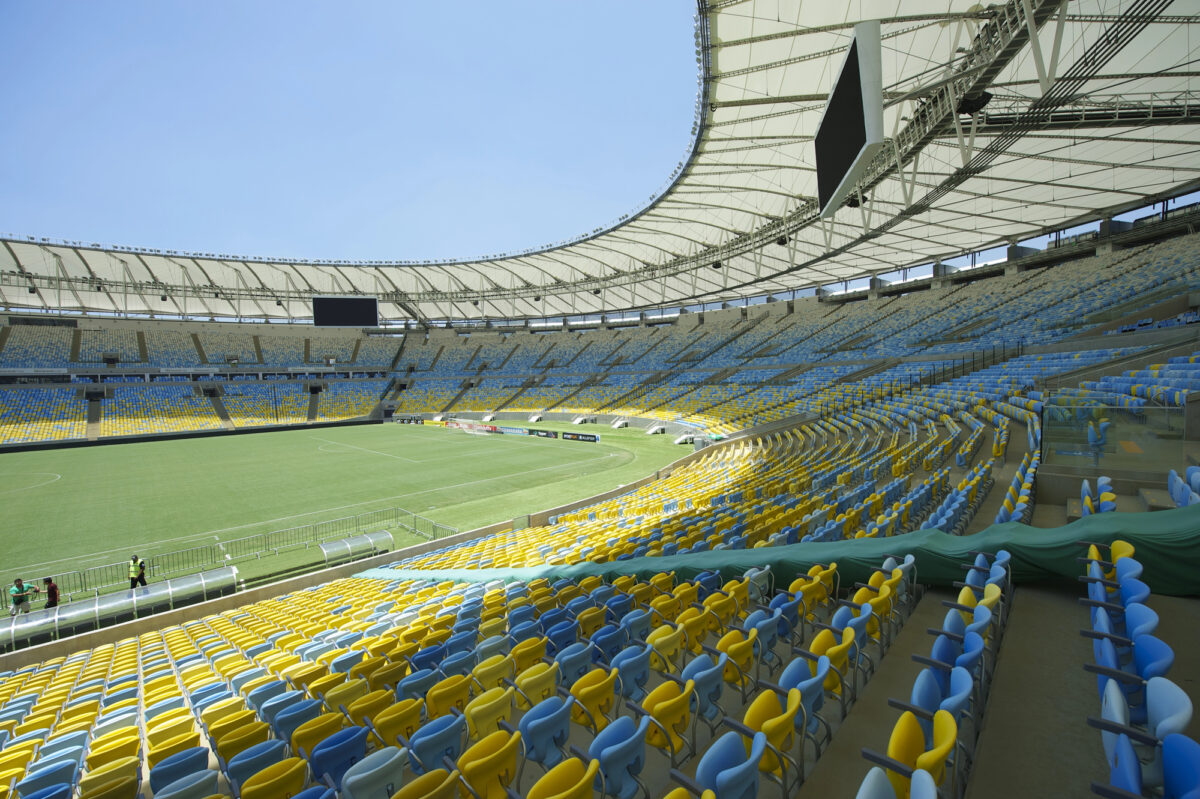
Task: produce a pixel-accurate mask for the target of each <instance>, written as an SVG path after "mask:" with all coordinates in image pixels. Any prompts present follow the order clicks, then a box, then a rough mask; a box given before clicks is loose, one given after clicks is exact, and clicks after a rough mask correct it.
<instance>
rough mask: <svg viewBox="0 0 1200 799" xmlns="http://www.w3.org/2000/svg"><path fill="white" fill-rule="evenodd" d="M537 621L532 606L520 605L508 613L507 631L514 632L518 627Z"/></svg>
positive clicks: (535, 612) (534, 609)
mask: <svg viewBox="0 0 1200 799" xmlns="http://www.w3.org/2000/svg"><path fill="white" fill-rule="evenodd" d="M536 619H537V608H535V607H534V606H533V605H522V606H521V607H519V608H516V609H515V610H511V611H509V613H508V629H509V631H512V630H515V629H516V628H517V626H518V625H521V624H524V623H525V622H528V621H534V620H536Z"/></svg>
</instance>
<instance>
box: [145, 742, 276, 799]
mask: <svg viewBox="0 0 1200 799" xmlns="http://www.w3.org/2000/svg"><path fill="white" fill-rule="evenodd" d="M279 743H281V744H282V743H283V742H282V741H280V742H279ZM208 754H209V748H208V747H207V746H193V747H192V748H191V749H184V750H183V751H182V752H176V753H175V754H173V755H171V756H170V757H167V758H163V759H162V760H160V761H159V762H158V763H157V764H156V765H155V766H154V768H152V769H150V790H151V791H152V792H153V793H158V792H159V791H160V790H162V789H163V788H165V787H166V786H168V785H170V784H171V783H173V782H175V781H176V780H178V779H182V778H183V777H186V776H187V775H189V774H195V773H196V772H197V771H204V770H205V769H206V768H208Z"/></svg>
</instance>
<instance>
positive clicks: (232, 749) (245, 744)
mask: <svg viewBox="0 0 1200 799" xmlns="http://www.w3.org/2000/svg"><path fill="white" fill-rule="evenodd" d="M270 733H271V725H270V724H268V723H267V722H265V721H252V722H250V723H249V724H243V725H241V726H239V727H237V728H235V729H232V730H229V731H227V732H226V733H225V734H223V735H221V736H219V737H217V736H214V740H215V741H216V742H217V757H219V758H220V759H221V760H222V761H223V762H225V763H228V762H229V761H230V760H232V759H233V757H234V756H235V755H237V754H238V753H240V752H244V751H245V750H247V749H249V748H250V747H252V746H254V745H255V744H260V743H262V742H263V741H265V740H267V738H268V737H270Z"/></svg>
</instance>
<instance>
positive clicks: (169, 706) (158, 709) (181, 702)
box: [97, 696, 188, 723]
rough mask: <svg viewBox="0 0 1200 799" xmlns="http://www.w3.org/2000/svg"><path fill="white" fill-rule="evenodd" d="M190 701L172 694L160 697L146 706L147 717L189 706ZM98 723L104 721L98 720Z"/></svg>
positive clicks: (148, 719)
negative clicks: (168, 696) (167, 696)
mask: <svg viewBox="0 0 1200 799" xmlns="http://www.w3.org/2000/svg"><path fill="white" fill-rule="evenodd" d="M187 706H188V702H187V699H185V698H184V697H182V696H172V697H170V698H169V699H160V700H159V701H157V702H155V703H154V704H153V705H151V706H150V707H148V708H146V713H145V719H146V721H150V720H152V719H154V717H156V716H158V715H159V714H161V713H166V712H167V711H168V710H174V709H175V708H179V707H187ZM97 722H98V723H103V722H100V721H99V720H97Z"/></svg>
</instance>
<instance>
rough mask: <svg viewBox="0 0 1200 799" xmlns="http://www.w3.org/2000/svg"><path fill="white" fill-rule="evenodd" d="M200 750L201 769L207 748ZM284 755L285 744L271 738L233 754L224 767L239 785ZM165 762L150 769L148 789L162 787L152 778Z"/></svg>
mask: <svg viewBox="0 0 1200 799" xmlns="http://www.w3.org/2000/svg"><path fill="white" fill-rule="evenodd" d="M201 751H202V752H203V754H204V766H201V767H200V769H203V768H204V767H205V766H206V765H207V764H208V750H207V749H206V748H203V747H201ZM286 757H287V744H286V743H284V742H283V741H281V740H279V739H278V738H273V739H271V740H269V741H263V742H262V743H260V744H255V745H254V746H252V747H250V748H249V749H246V750H245V751H242V752H239V753H238V754H236V755H234V756H233V758H232V759H231V760H230V761H229V763H228V764H227V765H226V767H225V768H226V771H227V772H228V774H229V778H230V780H231V781H233V783H234V784H235V786H240V785H241V784H242V783H243V782H245V781H246V780H247V779H249V778H250V777H252V776H254V775H255V774H257V773H258V772H260V771H262V770H263V769H265V768H266V767H267V766H270V765H272V764H274V763H278V762H280V761H281V760H283V759H284V758H286ZM166 762H167V761H165V760H164V761H163V763H160V764H159V766H156V767H155V769H152V770H151V771H150V789H151V790H152V791H154V792H155V793H157V792H158V789H159V788H160V787H162V785H164V784H166V783H161V784H160V785H159V786H158V787H156V786H155V779H154V774H155V771H156V770H157V769H158V768H159V767H161V766H162V765H164V764H165V763H166ZM200 769H191V771H199V770H200ZM188 773H191V772H188ZM164 776H166V775H164ZM179 776H183V775H182V774H180V775H178V776H176V777H175V779H178V778H179Z"/></svg>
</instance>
